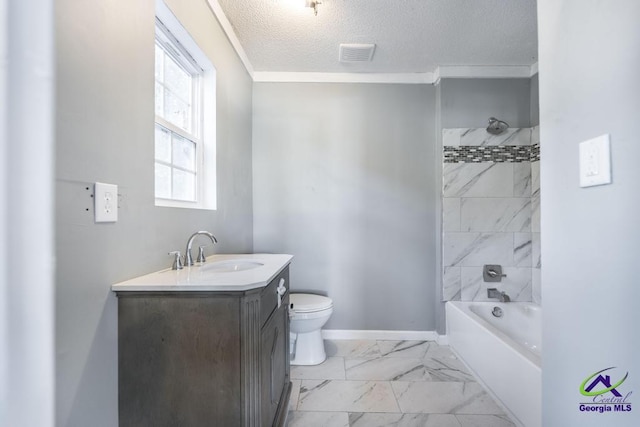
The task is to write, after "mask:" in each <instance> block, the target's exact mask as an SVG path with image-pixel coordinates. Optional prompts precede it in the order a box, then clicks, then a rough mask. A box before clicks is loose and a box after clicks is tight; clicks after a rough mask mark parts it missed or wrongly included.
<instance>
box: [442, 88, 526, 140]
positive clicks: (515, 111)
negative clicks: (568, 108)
mask: <svg viewBox="0 0 640 427" xmlns="http://www.w3.org/2000/svg"><path fill="white" fill-rule="evenodd" d="M440 86H441V87H442V101H441V102H442V103H441V108H442V127H443V128H481V127H486V126H487V121H488V120H489V117H492V116H493V117H497V118H498V119H500V120H504V121H506V122H507V123H509V126H510V127H513V128H526V127H530V126H531V79H528V78H527V79H442V80H441V82H440Z"/></svg>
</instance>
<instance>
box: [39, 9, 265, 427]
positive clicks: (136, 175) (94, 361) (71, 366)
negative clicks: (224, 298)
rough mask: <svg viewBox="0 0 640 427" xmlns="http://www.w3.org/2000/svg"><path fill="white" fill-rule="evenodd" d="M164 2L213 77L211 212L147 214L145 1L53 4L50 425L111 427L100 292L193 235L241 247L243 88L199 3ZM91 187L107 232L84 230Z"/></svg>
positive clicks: (148, 14) (247, 176)
mask: <svg viewBox="0 0 640 427" xmlns="http://www.w3.org/2000/svg"><path fill="white" fill-rule="evenodd" d="M168 3H169V6H170V7H172V9H173V10H174V12H175V13H176V15H177V16H178V18H179V19H180V20H181V21H182V23H183V24H184V25H185V26H186V27H187V28H188V29H189V30H190V31H191V35H192V36H193V37H194V39H195V40H196V42H197V43H198V44H199V45H200V47H201V48H202V49H203V51H204V52H205V53H206V54H207V55H208V56H209V57H210V59H211V60H212V62H213V64H214V65H215V67H216V68H217V80H218V85H217V108H218V110H217V123H218V124H217V145H218V146H217V151H218V158H217V164H218V210H217V211H195V210H184V209H172V208H157V207H154V189H153V185H154V181H153V167H154V163H153V150H154V144H153V120H154V113H153V111H154V108H153V102H154V95H153V67H154V53H153V43H154V2H153V0H143V1H134V2H131V1H125V0H115V1H112V0H110V1H107V0H95V1H90V2H87V1H83V0H61V1H58V2H56V28H57V31H56V50H57V70H56V72H57V80H56V88H57V101H56V126H57V130H56V141H57V147H56V170H57V171H56V199H57V200H56V253H57V265H56V268H57V273H56V381H57V383H56V396H57V402H56V411H57V414H56V416H57V423H56V425H59V426H82V427H84V426H89V425H90V426H116V425H117V396H118V393H117V378H118V376H117V310H116V308H117V301H116V298H115V297H114V295H113V293H111V291H110V290H109V287H110V285H111V284H112V283H115V282H118V281H122V280H124V279H128V278H131V277H134V276H137V275H141V274H145V273H149V272H152V271H155V270H158V269H162V268H166V267H168V266H170V263H171V260H170V257H168V256H167V252H168V251H170V250H175V249H180V250H184V245H185V243H186V240H187V237H188V236H189V234H190V233H191V232H193V231H195V230H198V229H208V230H211V231H212V232H213V233H214V234H215V235H216V236H217V237H218V238H219V241H220V244H219V245H218V247H217V248H216V250H217V251H219V252H241V253H242V252H251V251H252V249H253V241H252V237H253V236H252V198H251V193H252V188H251V184H252V182H251V96H252V93H251V91H252V82H251V79H250V78H249V76H248V75H247V73H246V71H245V69H244V67H243V66H242V63H241V62H240V61H239V60H238V58H237V56H236V54H235V52H234V51H233V49H232V47H231V46H230V44H229V43H228V41H227V39H226V37H225V36H224V34H223V32H222V31H221V29H220V27H219V26H218V23H217V21H216V20H215V18H214V17H213V15H212V14H211V12H210V11H209V9H208V8H207V6H206V2H203V1H198V0H189V1H179V0H171V1H169V2H168ZM94 181H102V182H108V183H114V184H118V185H119V193H120V195H121V200H120V210H119V221H118V222H117V223H115V224H94V222H93V208H92V199H91V198H90V193H91V191H88V190H86V187H89V188H91V186H92V183H93V182H94ZM87 209H88V210H87ZM32 243H33V244H34V245H35V247H34V248H33V254H34V257H35V258H34V259H33V260H31V261H37V257H38V255H37V254H38V250H37V242H32Z"/></svg>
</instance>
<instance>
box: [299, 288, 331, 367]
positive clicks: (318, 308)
mask: <svg viewBox="0 0 640 427" xmlns="http://www.w3.org/2000/svg"><path fill="white" fill-rule="evenodd" d="M289 302H290V303H291V309H290V316H291V347H292V350H291V364H292V365H319V364H320V363H322V362H324V361H325V359H326V358H327V355H326V353H325V351H324V341H323V340H322V331H321V330H322V327H323V326H324V324H325V323H327V320H329V317H331V313H333V301H332V300H331V298H327V297H323V296H321V295H313V294H291V295H290V297H289Z"/></svg>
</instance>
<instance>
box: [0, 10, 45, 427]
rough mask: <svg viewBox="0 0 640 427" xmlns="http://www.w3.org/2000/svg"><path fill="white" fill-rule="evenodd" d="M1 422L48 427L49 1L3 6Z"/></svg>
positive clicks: (0, 95) (0, 60)
mask: <svg viewBox="0 0 640 427" xmlns="http://www.w3.org/2000/svg"><path fill="white" fill-rule="evenodd" d="M0 32H1V34H2V35H1V36H0V425H2V426H42V427H49V426H53V425H54V327H53V321H54V318H53V317H54V314H53V305H54V295H53V291H54V289H53V224H52V223H53V204H52V200H53V197H52V190H53V184H52V177H53V142H54V139H53V113H52V112H53V109H52V104H53V95H54V82H53V71H54V58H53V46H52V43H51V40H52V36H53V2H52V1H49V0H25V1H20V2H7V1H5V0H2V1H0Z"/></svg>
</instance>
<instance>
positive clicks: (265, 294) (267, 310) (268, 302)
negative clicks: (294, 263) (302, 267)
mask: <svg viewBox="0 0 640 427" xmlns="http://www.w3.org/2000/svg"><path fill="white" fill-rule="evenodd" d="M281 280H284V286H285V288H287V292H289V267H286V268H285V269H284V270H282V271H281V272H280V274H278V275H277V276H276V277H275V278H274V279H273V280H272V281H271V282H269V284H268V285H267V286H265V288H264V289H263V290H262V293H261V294H260V320H261V321H260V325H264V323H265V322H266V321H267V320H268V319H269V316H271V313H273V311H274V310H275V309H276V308H278V286H279V285H280V282H281ZM284 297H285V296H284V295H282V299H283V300H284Z"/></svg>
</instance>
